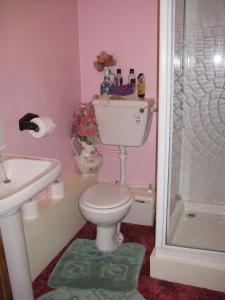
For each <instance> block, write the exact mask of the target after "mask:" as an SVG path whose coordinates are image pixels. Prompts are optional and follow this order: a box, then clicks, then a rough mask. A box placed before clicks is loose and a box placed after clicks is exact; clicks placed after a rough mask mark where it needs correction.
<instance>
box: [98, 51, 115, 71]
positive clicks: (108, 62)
mask: <svg viewBox="0 0 225 300" xmlns="http://www.w3.org/2000/svg"><path fill="white" fill-rule="evenodd" d="M93 64H94V67H95V68H96V70H97V71H98V72H102V71H103V69H104V67H105V66H108V67H109V66H115V64H116V60H115V59H114V57H113V55H110V54H108V53H107V52H106V51H101V52H100V54H99V55H97V60H96V61H94V63H93Z"/></svg>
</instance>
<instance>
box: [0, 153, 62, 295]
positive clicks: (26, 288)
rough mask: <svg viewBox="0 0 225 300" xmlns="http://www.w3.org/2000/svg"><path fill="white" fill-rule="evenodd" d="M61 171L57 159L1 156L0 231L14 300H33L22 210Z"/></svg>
mask: <svg viewBox="0 0 225 300" xmlns="http://www.w3.org/2000/svg"><path fill="white" fill-rule="evenodd" d="M3 168H4V169H3ZM60 171H61V163H60V162H59V161H57V160H54V159H48V158H38V157H21V156H16V155H1V163H0V228H1V234H2V240H3V245H4V250H5V256H6V261H7V267H8V271H9V277H10V283H11V289H12V293H13V299H14V300H22V299H23V300H25V299H26V300H33V299H34V296H33V290H32V282H31V275H30V268H29V262H28V257H27V250H26V242H25V236H24V230H23V220H22V216H21V207H22V206H23V204H24V203H25V202H27V201H29V200H30V199H31V198H32V197H34V196H35V195H36V194H38V193H39V192H41V191H42V190H43V189H44V188H46V187H47V186H48V185H49V184H51V183H52V182H53V181H54V180H55V179H56V178H57V177H58V176H59V174H60ZM8 179H9V180H8ZM40 247H41V245H40Z"/></svg>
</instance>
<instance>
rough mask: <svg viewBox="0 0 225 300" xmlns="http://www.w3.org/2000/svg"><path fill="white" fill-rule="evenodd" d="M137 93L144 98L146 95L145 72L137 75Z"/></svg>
mask: <svg viewBox="0 0 225 300" xmlns="http://www.w3.org/2000/svg"><path fill="white" fill-rule="evenodd" d="M137 95H138V97H139V98H141V99H144V97H145V75H144V73H140V74H139V75H138V77H137Z"/></svg>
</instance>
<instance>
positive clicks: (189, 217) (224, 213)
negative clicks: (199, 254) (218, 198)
mask: <svg viewBox="0 0 225 300" xmlns="http://www.w3.org/2000/svg"><path fill="white" fill-rule="evenodd" d="M181 202H183V203H182V204H181V203H179V204H178V207H176V208H175V210H174V213H173V214H172V216H171V221H170V222H171V223H170V228H171V231H170V234H169V239H168V244H169V245H173V246H178V247H179V246H180V247H187V248H195V249H204V250H211V251H222V252H225V207H224V206H222V205H211V204H203V203H198V202H191V201H181Z"/></svg>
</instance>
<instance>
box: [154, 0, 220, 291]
mask: <svg viewBox="0 0 225 300" xmlns="http://www.w3.org/2000/svg"><path fill="white" fill-rule="evenodd" d="M174 4H175V0H160V40H159V49H160V53H159V116H158V164H157V208H156V241H155V248H154V250H153V251H152V254H151V256H150V266H151V267H150V276H151V277H154V278H159V279H164V280H168V281H173V282H178V283H183V284H190V285H193V286H198V287H204V288H208V289H212V290H217V291H222V292H225V253H222V252H216V251H208V250H201V249H191V248H185V247H176V246H170V245H167V244H166V235H167V224H166V222H167V213H168V211H169V207H168V201H167V199H168V195H169V185H170V183H169V170H170V161H171V160H170V154H171V151H170V146H171V145H170V136H171V134H172V128H171V110H172V103H171V101H170V97H171V93H172V88H171V87H172V80H173V77H172V72H171V70H172V55H171V54H172V52H171V51H172V43H173V36H172V33H173V28H172V27H173V22H172V21H173V18H174Z"/></svg>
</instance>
